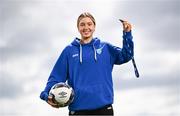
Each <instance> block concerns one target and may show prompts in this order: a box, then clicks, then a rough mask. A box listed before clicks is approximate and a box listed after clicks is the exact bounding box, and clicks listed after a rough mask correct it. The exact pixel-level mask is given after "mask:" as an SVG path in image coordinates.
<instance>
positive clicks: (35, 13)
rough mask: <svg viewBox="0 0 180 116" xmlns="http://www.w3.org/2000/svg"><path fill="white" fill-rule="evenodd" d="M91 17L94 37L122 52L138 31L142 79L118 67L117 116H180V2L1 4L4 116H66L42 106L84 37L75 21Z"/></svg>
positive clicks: (27, 0) (34, 0)
mask: <svg viewBox="0 0 180 116" xmlns="http://www.w3.org/2000/svg"><path fill="white" fill-rule="evenodd" d="M86 11H88V12H90V13H92V14H93V16H94V17H95V19H96V23H97V26H96V31H95V33H94V36H95V37H99V38H100V39H101V40H103V41H107V42H110V43H111V44H114V45H116V46H119V47H121V46H122V25H121V24H120V22H119V21H118V19H119V18H122V19H125V20H128V21H129V22H130V23H131V24H132V26H133V28H132V34H133V39H134V45H135V49H134V51H135V60H136V63H137V66H138V70H139V73H140V78H139V79H137V78H136V77H135V75H134V70H133V66H132V63H131V62H128V63H126V64H123V65H121V66H115V67H114V70H113V81H114V89H115V103H114V112H115V116H119V115H123V116H179V115H180V111H178V109H180V60H179V59H180V47H179V44H180V1H179V0H105V1H104V0H103V1H98V0H92V1H91V2H90V1H89V2H85V1H84V0H0V103H1V105H0V116H25V115H26V116H40V115H44V116H49V115H53V116H66V115H67V112H68V110H67V108H62V109H58V110H57V109H53V108H52V107H50V106H49V105H47V103H45V102H44V101H42V100H40V98H39V94H40V92H41V91H42V90H43V89H44V87H45V85H46V82H47V79H48V76H49V74H50V72H51V70H52V68H53V66H54V63H55V62H56V60H57V58H58V56H59V55H60V53H61V51H62V50H63V48H64V47H65V46H67V45H68V44H69V43H71V42H72V41H73V38H74V37H79V36H80V35H79V33H78V31H77V28H76V21H77V17H78V16H79V15H80V14H81V13H82V12H86Z"/></svg>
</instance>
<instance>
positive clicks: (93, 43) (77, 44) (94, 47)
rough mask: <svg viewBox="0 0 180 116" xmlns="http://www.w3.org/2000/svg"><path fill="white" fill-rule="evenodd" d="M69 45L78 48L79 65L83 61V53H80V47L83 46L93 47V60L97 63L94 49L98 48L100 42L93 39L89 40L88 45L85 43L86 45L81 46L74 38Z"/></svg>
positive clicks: (77, 39)
mask: <svg viewBox="0 0 180 116" xmlns="http://www.w3.org/2000/svg"><path fill="white" fill-rule="evenodd" d="M71 44H72V45H74V46H77V47H79V60H80V63H81V64H82V62H83V59H82V54H83V53H82V46H83V45H90V46H92V47H93V50H94V59H95V61H97V54H96V48H97V47H98V46H99V44H100V40H99V39H98V38H93V39H92V40H91V42H89V43H87V44H81V42H80V39H79V38H77V37H76V38H75V39H74V40H73V42H72V43H71Z"/></svg>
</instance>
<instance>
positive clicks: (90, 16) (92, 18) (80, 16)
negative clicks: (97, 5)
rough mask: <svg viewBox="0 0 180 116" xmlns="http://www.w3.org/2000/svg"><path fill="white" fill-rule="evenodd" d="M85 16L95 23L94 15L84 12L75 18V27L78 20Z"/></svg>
mask: <svg viewBox="0 0 180 116" xmlns="http://www.w3.org/2000/svg"><path fill="white" fill-rule="evenodd" d="M85 17H89V18H90V19H91V20H92V21H93V23H94V25H96V21H95V19H94V17H93V16H92V14H90V13H89V12H84V13H82V14H81V15H79V17H78V19H77V27H78V25H79V22H80V20H81V19H82V18H85Z"/></svg>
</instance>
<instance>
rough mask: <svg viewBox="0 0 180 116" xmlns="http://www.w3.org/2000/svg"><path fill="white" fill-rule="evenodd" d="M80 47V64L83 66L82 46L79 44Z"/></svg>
mask: <svg viewBox="0 0 180 116" xmlns="http://www.w3.org/2000/svg"><path fill="white" fill-rule="evenodd" d="M79 46H80V53H79V54H80V55H79V60H80V63H81V64H82V45H81V44H79Z"/></svg>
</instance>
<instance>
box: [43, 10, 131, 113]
mask: <svg viewBox="0 0 180 116" xmlns="http://www.w3.org/2000/svg"><path fill="white" fill-rule="evenodd" d="M95 26H96V22H95V19H94V17H93V16H92V15H91V14H90V13H87V12H85V13H82V14H81V15H80V16H79V17H78V20H77V28H78V31H79V33H80V35H81V37H80V38H75V39H74V41H73V42H72V43H71V44H70V45H68V46H67V47H66V48H65V49H64V50H63V51H62V53H61V55H60V57H59V58H58V60H57V62H56V64H55V66H54V68H53V70H52V72H51V74H50V76H49V79H48V82H47V85H46V87H45V90H44V91H42V93H41V95H40V98H41V99H43V100H45V101H46V102H47V103H48V104H50V105H51V106H52V107H55V108H58V106H57V104H55V103H54V102H53V100H52V97H51V96H49V91H50V89H51V87H52V86H53V85H54V84H56V83H58V82H66V81H67V82H68V84H69V85H70V86H71V87H72V88H73V89H74V91H75V98H74V101H73V102H72V103H71V104H70V105H69V115H113V107H112V104H113V97H114V91H113V81H112V70H113V65H114V64H117V65H120V64H123V63H126V62H128V61H129V60H131V59H132V57H133V41H132V35H131V24H130V23H128V22H127V21H124V22H123V47H122V48H119V47H116V46H113V45H111V44H109V43H106V42H102V41H101V40H100V39H98V38H93V33H94V31H95Z"/></svg>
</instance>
